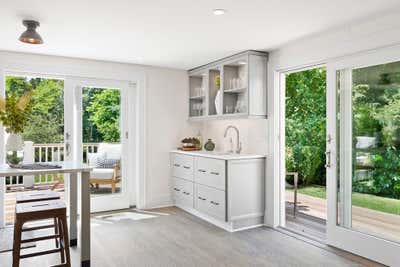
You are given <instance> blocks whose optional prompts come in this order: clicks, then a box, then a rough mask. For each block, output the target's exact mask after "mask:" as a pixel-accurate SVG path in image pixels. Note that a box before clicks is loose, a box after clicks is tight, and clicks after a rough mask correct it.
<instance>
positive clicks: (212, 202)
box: [210, 201, 219, 206]
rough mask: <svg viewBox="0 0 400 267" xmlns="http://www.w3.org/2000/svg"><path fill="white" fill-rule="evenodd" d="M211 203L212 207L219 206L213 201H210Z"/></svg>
mask: <svg viewBox="0 0 400 267" xmlns="http://www.w3.org/2000/svg"><path fill="white" fill-rule="evenodd" d="M210 202H211V204H214V205H216V206H218V205H219V203H218V202H214V201H210Z"/></svg>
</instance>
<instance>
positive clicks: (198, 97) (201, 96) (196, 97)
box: [189, 95, 206, 100]
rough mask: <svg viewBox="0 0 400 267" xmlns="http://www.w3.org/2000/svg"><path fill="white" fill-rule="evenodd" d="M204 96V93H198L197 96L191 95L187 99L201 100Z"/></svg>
mask: <svg viewBox="0 0 400 267" xmlns="http://www.w3.org/2000/svg"><path fill="white" fill-rule="evenodd" d="M205 97H206V96H204V95H199V96H191V97H190V98H189V99H190V100H202V99H203V98H205Z"/></svg>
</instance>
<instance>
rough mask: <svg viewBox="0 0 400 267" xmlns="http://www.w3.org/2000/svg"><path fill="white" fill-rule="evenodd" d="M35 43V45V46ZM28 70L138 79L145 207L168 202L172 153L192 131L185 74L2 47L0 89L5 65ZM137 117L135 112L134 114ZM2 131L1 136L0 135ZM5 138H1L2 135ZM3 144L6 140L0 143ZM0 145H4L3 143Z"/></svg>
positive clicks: (54, 73)
mask: <svg viewBox="0 0 400 267" xmlns="http://www.w3.org/2000/svg"><path fill="white" fill-rule="evenodd" d="M33 49H34V48H33ZM5 70H7V71H18V72H20V71H24V72H34V73H42V74H49V75H52V76H54V75H60V76H64V77H65V76H79V77H90V78H101V79H114V80H124V81H140V83H142V84H143V85H144V92H143V93H144V95H145V103H144V108H145V121H146V123H145V129H146V130H145V134H146V136H145V142H146V143H145V144H144V151H145V158H146V166H145V168H144V172H143V173H144V175H145V180H146V184H145V195H144V197H145V200H144V201H145V202H146V207H152V206H159V205H165V204H168V203H169V201H170V192H169V184H168V183H169V155H168V151H169V150H170V149H171V148H174V147H176V145H177V144H178V143H179V140H180V138H181V137H182V136H185V135H191V134H192V132H191V130H190V129H191V127H190V126H189V124H188V123H187V121H186V119H187V105H186V103H187V84H188V81H187V75H186V72H185V71H182V70H173V69H167V68H158V67H149V66H140V65H133V64H119V63H110V62H102V61H93V60H82V59H71V58H64V57H55V56H41V55H33V54H23V53H12V52H0V84H1V85H0V86H1V88H0V92H2V91H3V90H4V88H3V85H4V82H3V73H4V71H5ZM132 119H133V118H132ZM0 137H1V136H0ZM0 140H1V141H0V142H2V138H0ZM0 145H2V144H1V143H0ZM0 147H1V146H0Z"/></svg>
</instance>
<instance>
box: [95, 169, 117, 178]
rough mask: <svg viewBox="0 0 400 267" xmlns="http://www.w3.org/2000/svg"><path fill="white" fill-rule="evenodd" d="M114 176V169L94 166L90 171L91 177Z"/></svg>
mask: <svg viewBox="0 0 400 267" xmlns="http://www.w3.org/2000/svg"><path fill="white" fill-rule="evenodd" d="M113 177H114V169H104V168H95V169H93V170H92V171H91V172H90V178H92V179H112V178H113Z"/></svg>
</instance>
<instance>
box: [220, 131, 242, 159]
mask: <svg viewBox="0 0 400 267" xmlns="http://www.w3.org/2000/svg"><path fill="white" fill-rule="evenodd" d="M229 129H233V130H235V132H236V151H235V153H237V154H240V152H241V151H242V143H241V142H240V141H239V129H238V128H237V127H236V126H233V125H229V126H228V127H226V129H225V133H224V138H226V136H227V134H228V131H229ZM231 152H233V151H231Z"/></svg>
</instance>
